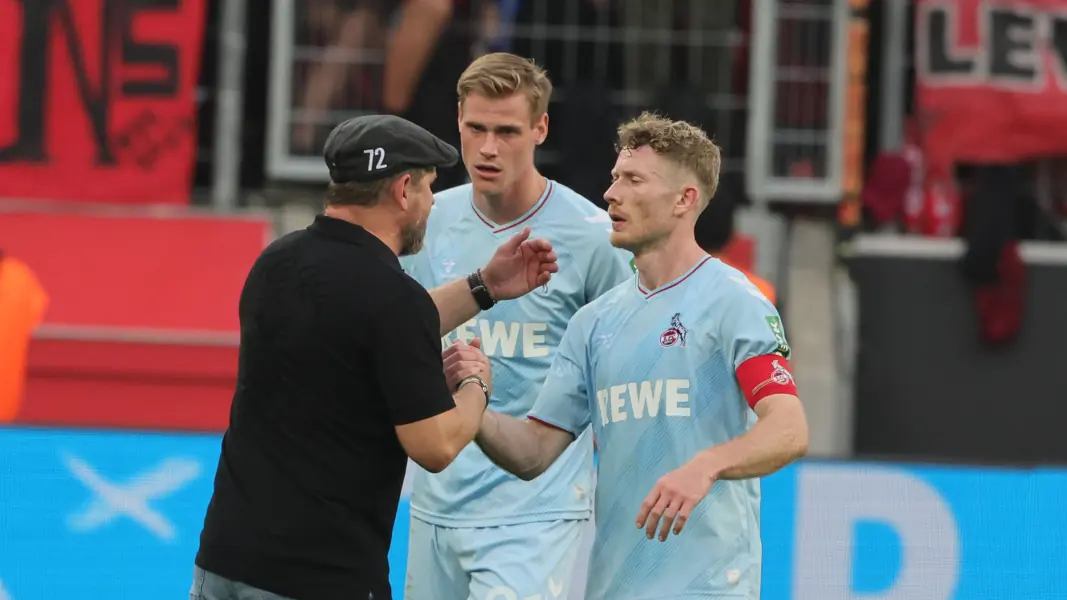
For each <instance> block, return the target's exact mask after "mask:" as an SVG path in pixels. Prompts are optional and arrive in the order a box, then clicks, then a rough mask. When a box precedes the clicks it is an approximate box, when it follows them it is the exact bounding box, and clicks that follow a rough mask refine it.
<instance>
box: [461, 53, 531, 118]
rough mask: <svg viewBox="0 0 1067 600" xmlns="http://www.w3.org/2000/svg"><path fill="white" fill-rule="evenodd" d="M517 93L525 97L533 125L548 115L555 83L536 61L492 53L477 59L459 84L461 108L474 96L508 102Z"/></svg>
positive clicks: (508, 54) (515, 55)
mask: <svg viewBox="0 0 1067 600" xmlns="http://www.w3.org/2000/svg"><path fill="white" fill-rule="evenodd" d="M518 92H522V93H523V94H525V95H526V100H527V101H528V102H529V103H530V113H531V116H532V119H533V121H537V119H540V118H541V115H543V114H545V113H547V112H548V102H549V100H550V99H551V98H552V82H551V81H549V80H548V74H547V73H545V70H544V69H542V68H541V67H539V66H537V63H535V62H534V61H533V60H531V59H528V58H523V57H522V56H519V55H517V54H511V53H508V52H493V53H492V54H486V55H484V56H481V57H479V58H477V59H476V60H475V61H474V62H472V63H471V64H470V66H468V67H467V69H466V70H465V71H463V74H462V75H460V76H459V83H457V84H456V94H457V95H458V96H459V102H460V104H462V103H463V101H464V100H466V99H467V96H468V95H470V94H472V93H474V94H481V95H482V96H485V97H486V98H507V97H508V96H511V95H512V94H515V93H518Z"/></svg>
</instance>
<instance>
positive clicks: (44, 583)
mask: <svg viewBox="0 0 1067 600" xmlns="http://www.w3.org/2000/svg"><path fill="white" fill-rule="evenodd" d="M219 447H220V438H219V437H218V436H214V435H173V434H149V433H132V432H122V433H120V432H101V431H92V432H89V431H71V430H44V429H0V600H38V599H49V600H51V599H56V598H79V599H90V600H91V599H96V598H100V599H107V600H116V599H125V598H130V599H133V598H136V599H144V598H153V599H157V598H158V599H165V598H187V597H188V588H189V584H190V581H191V573H192V560H193V556H194V554H195V553H196V547H197V540H198V536H199V533H200V527H201V525H202V523H203V518H204V510H205V508H206V506H207V502H208V499H209V498H210V496H211V487H212V478H213V476H214V472H215V465H216V462H217V460H218V454H219ZM763 490H764V502H763V540H764V590H763V599H764V600H860V599H863V600H898V599H901V600H903V599H907V600H994V599H996V600H1015V599H1019V600H1053V599H1057V600H1059V599H1065V598H1067V471H1056V470H1041V469H1038V470H1010V469H992V468H966V467H945V466H918V465H902V464H887V463H877V464H874V463H833V462H817V461H808V462H804V463H802V464H799V465H796V466H793V467H790V468H788V469H786V470H784V471H782V472H781V473H778V474H776V475H774V476H771V477H768V478H766V479H765V480H764V486H763ZM407 533H408V513H407V505H406V502H402V503H401V509H400V512H399V514H398V517H397V523H396V527H395V533H394V547H393V552H392V557H391V559H392V561H391V562H392V565H393V580H394V590H395V595H396V598H398V599H400V598H402V597H403V584H402V581H403V575H404V566H405V565H404V562H405V561H404V559H405V556H406V554H407V544H408V540H407ZM570 597H571V598H581V594H580V591H579V592H578V593H575V594H572V595H571V596H570Z"/></svg>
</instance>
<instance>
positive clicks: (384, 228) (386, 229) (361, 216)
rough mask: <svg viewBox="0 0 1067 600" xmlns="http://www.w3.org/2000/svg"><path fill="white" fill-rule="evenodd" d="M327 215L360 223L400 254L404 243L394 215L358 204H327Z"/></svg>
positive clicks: (395, 252) (354, 223) (355, 223)
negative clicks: (393, 217)
mask: <svg viewBox="0 0 1067 600" xmlns="http://www.w3.org/2000/svg"><path fill="white" fill-rule="evenodd" d="M323 214H325V215H326V216H327V217H333V218H334V219H340V220H342V221H347V222H349V223H352V224H353V225H359V226H360V227H362V228H363V229H366V230H367V232H368V233H370V234H371V235H373V236H374V237H376V238H378V239H379V240H381V242H382V243H383V244H385V245H386V246H389V249H390V250H392V251H393V254H396V255H399V254H400V247H401V245H402V242H401V235H400V230H399V229H397V228H396V226H395V225H394V224H393V220H392V216H391V215H386V214H383V213H382V212H381V211H374V210H367V209H363V208H359V207H356V206H327V207H326V211H325V212H324V213H323Z"/></svg>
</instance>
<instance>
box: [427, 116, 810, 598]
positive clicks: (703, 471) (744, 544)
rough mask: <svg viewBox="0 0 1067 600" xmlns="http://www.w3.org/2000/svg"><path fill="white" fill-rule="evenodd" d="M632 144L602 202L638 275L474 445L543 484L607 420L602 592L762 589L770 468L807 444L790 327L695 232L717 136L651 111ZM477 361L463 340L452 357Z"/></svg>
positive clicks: (577, 321) (707, 194)
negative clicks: (523, 410)
mask: <svg viewBox="0 0 1067 600" xmlns="http://www.w3.org/2000/svg"><path fill="white" fill-rule="evenodd" d="M618 147H619V155H618V160H617V162H616V163H615V168H614V170H613V171H612V178H613V181H614V182H613V183H612V185H611V187H610V188H609V189H608V191H607V192H606V193H605V194H604V198H605V199H606V200H607V201H608V212H609V213H610V214H611V218H612V228H613V231H612V234H611V239H612V243H613V244H614V245H616V246H618V247H621V248H626V249H628V250H630V251H632V252H633V253H634V260H635V263H636V265H637V274H636V275H635V276H634V277H632V278H631V279H630V280H629V281H627V282H625V283H624V284H621V285H619V286H618V287H616V288H615V289H613V290H611V291H610V292H608V293H607V294H604V295H603V296H601V297H600V298H598V299H597V300H596V301H594V302H593V303H591V304H590V305H588V306H586V307H584V308H582V309H581V310H579V311H578V313H577V314H576V315H575V316H574V318H573V319H572V320H571V322H570V324H569V326H568V327H567V332H566V334H565V335H564V336H563V340H562V341H561V342H560V347H559V350H558V352H557V353H556V355H555V360H554V362H553V366H552V368H551V370H550V371H549V376H548V379H547V380H546V381H545V383H544V385H543V386H542V388H541V393H540V396H539V397H538V399H537V402H536V404H535V405H534V408H533V409H532V410H531V411H530V412H529V415H528V416H529V418H525V417H526V416H527V415H521V416H520V418H516V417H515V415H507V414H503V413H502V412H501V411H497V410H495V409H490V410H489V411H487V412H486V413H485V415H483V417H482V426H481V429H480V430H479V433H478V436H477V437H476V438H475V441H476V442H477V444H478V445H479V447H481V448H482V449H483V450H484V451H485V452H486V454H487V455H488V456H490V457H491V458H492V459H493V461H494V462H496V463H497V464H498V465H501V466H502V467H503V468H505V469H507V470H508V471H509V472H512V473H515V474H516V475H518V476H519V477H522V478H523V479H528V480H531V481H538V480H539V478H540V477H543V476H544V475H543V474H544V473H548V472H551V470H552V469H554V468H555V465H556V463H557V461H558V460H559V459H560V457H561V456H564V455H566V453H567V452H569V451H570V448H571V445H572V443H573V442H574V440H576V439H579V438H580V437H582V436H584V435H586V433H585V432H586V430H587V428H588V427H590V425H592V428H593V431H594V432H595V433H596V439H597V444H598V449H599V462H598V463H597V492H596V539H595V541H594V543H593V550H592V555H591V557H590V562H589V578H588V582H587V587H586V592H585V596H584V598H585V599H586V600H667V599H671V600H675V599H682V598H694V599H695V598H708V599H711V598H716V599H723V600H725V599H727V598H730V599H736V600H758V598H759V597H760V582H761V563H762V547H761V543H760V512H759V507H760V483H759V477H762V476H764V475H768V474H770V473H773V472H774V471H777V470H778V469H780V468H782V467H783V466H785V465H787V464H788V463H789V462H791V461H792V460H794V459H796V458H797V457H799V456H801V455H803V454H804V453H805V452H806V451H807V443H808V442H807V440H808V430H807V422H806V420H805V417H804V409H803V407H802V406H801V404H800V401H799V399H798V398H797V391H796V386H795V385H794V383H793V376H792V375H791V374H790V371H789V364H788V361H787V359H788V357H789V354H790V352H789V345H788V343H787V342H786V337H785V330H784V329H783V328H782V322H781V319H780V318H779V316H778V312H777V311H776V310H775V308H774V305H772V304H771V303H770V302H768V301H767V299H766V298H765V297H764V296H763V294H761V293H760V292H759V290H757V289H756V288H755V286H753V285H752V284H751V283H750V282H749V281H748V279H747V278H746V277H745V276H744V275H743V274H742V273H741V272H740V271H737V270H736V269H733V268H731V267H729V266H727V265H725V264H723V263H722V262H720V261H718V260H716V259H715V258H712V257H711V256H708V255H707V253H705V252H704V251H703V250H701V248H700V246H698V245H697V242H696V238H695V236H694V228H695V225H696V220H697V217H698V216H699V215H700V213H701V211H703V210H704V208H705V207H706V206H707V204H708V202H709V200H710V199H711V198H712V196H714V194H715V188H716V186H717V185H718V177H719V162H720V156H719V149H718V148H717V147H716V146H715V144H714V143H712V141H711V140H710V139H709V138H708V136H707V135H706V134H705V133H704V132H703V131H701V130H700V129H699V128H697V127H695V126H693V125H691V124H689V123H686V122H684V121H672V120H669V119H665V118H662V117H659V116H656V115H651V114H645V115H642V116H640V117H638V118H637V119H635V120H633V121H631V122H629V123H626V124H624V125H622V126H621V127H620V128H619V142H618ZM479 358H480V357H479V356H478V351H477V350H476V349H473V348H470V347H463V346H457V347H455V348H451V349H449V350H448V351H446V357H445V364H446V365H447V364H450V363H455V362H457V361H465V360H469V361H477V360H478V359H479ZM672 533H673V535H671V534H672Z"/></svg>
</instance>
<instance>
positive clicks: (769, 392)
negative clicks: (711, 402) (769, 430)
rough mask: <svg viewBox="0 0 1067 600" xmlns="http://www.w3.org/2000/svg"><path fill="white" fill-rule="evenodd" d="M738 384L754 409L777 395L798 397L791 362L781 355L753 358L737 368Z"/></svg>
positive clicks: (764, 355) (765, 355)
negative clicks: (760, 402) (767, 398)
mask: <svg viewBox="0 0 1067 600" xmlns="http://www.w3.org/2000/svg"><path fill="white" fill-rule="evenodd" d="M737 383H739V384H740V385H741V391H742V392H743V393H744V394H745V400H747V401H748V405H749V406H751V407H752V408H755V407H756V404H758V403H759V401H760V400H763V399H764V398H766V397H767V396H773V395H775V394H789V395H791V396H796V395H797V384H796V382H795V381H793V374H792V373H791V372H790V371H789V361H787V360H786V359H785V358H783V357H782V356H781V355H780V354H763V355H761V356H753V357H752V358H750V359H748V360H746V361H745V362H743V363H741V366H739V367H737Z"/></svg>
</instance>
